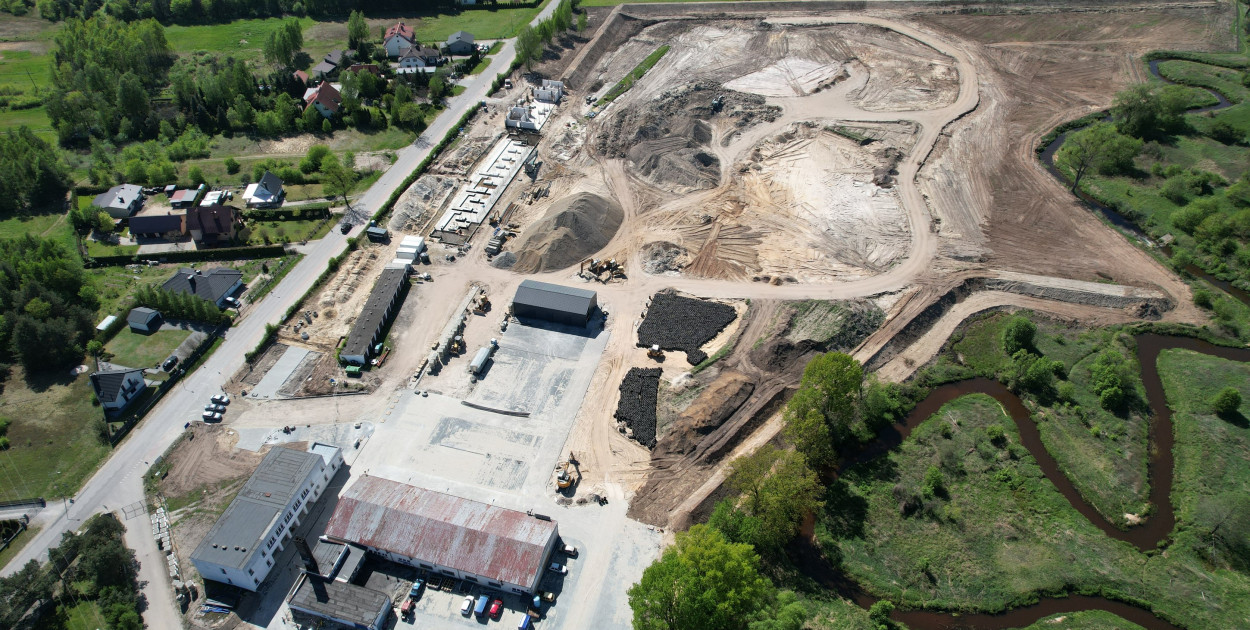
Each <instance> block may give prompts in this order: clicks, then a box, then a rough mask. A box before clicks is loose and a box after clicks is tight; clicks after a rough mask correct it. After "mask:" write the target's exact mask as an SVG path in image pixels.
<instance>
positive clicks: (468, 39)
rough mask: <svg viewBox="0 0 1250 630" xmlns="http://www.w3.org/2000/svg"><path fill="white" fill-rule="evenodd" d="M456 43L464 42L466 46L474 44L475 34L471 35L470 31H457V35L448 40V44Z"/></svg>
mask: <svg viewBox="0 0 1250 630" xmlns="http://www.w3.org/2000/svg"><path fill="white" fill-rule="evenodd" d="M456 42H464V43H466V44H472V43H473V33H470V32H468V31H456V32H455V33H452V34H451V37H448V38H447V43H448V44H454V43H456Z"/></svg>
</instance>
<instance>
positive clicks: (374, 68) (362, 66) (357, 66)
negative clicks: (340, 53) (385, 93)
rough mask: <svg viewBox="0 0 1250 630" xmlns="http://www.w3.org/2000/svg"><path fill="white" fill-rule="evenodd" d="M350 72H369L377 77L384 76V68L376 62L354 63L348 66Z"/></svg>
mask: <svg viewBox="0 0 1250 630" xmlns="http://www.w3.org/2000/svg"><path fill="white" fill-rule="evenodd" d="M347 71H348V72H368V73H369V74H372V75H373V76H375V77H380V76H382V69H381V68H379V67H378V64H376V63H354V64H352V65H351V66H349V67H348V68H347Z"/></svg>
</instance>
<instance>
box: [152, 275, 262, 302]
mask: <svg viewBox="0 0 1250 630" xmlns="http://www.w3.org/2000/svg"><path fill="white" fill-rule="evenodd" d="M242 286H243V272H242V271H239V270H237V269H230V268H228V267H213V268H212V269H209V270H208V271H200V270H198V269H189V268H187V267H183V268H181V269H179V270H178V272H177V273H175V274H174V275H173V276H172V277H170V279H168V280H166V281H165V283H164V284H162V285H161V289H163V290H165V291H172V292H174V293H190V294H191V295H194V296H196V297H198V298H201V299H204V300H208V301H209V302H212V303H213V304H216V305H217V308H225V306H226V298H229V297H234V294H235V292H236V291H238V290H239V289H240V288H241V287H242Z"/></svg>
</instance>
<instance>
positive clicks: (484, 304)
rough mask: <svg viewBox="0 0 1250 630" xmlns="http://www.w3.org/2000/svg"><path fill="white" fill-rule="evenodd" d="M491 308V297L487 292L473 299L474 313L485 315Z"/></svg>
mask: <svg viewBox="0 0 1250 630" xmlns="http://www.w3.org/2000/svg"><path fill="white" fill-rule="evenodd" d="M489 310H490V298H488V297H486V294H481V295H479V296H478V297H477V299H475V300H473V314H474V315H485V314H486V311H489Z"/></svg>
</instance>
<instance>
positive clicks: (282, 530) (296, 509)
mask: <svg viewBox="0 0 1250 630" xmlns="http://www.w3.org/2000/svg"><path fill="white" fill-rule="evenodd" d="M342 465H343V453H342V451H341V450H338V451H336V452H335V455H334V457H333V458H332V460H331V462H330V465H329V466H326V465H325V464H324V460H323V463H322V464H321V465H318V466H314V467H313V468H312V470H310V471H309V473H308V477H306V478H305V479H304V481H303V483H301V484H300V487H299V490H298V491H296V492H295V494H294V496H293V498H292V500H291V502H290V503H289V504H287V506H286V509H284V510H283V511H282V512H281V513H279V514H278V516H277V517H275V518H274V520H273V522H272V523H270V524H269V528H268V529H267V530H266V531H267V535H266V536H265V537H264V538H262V539H261V543H260V549H259V553H253V554H252V557H251V559H250V560H249V561H248V563H247V564H246V565H244V566H243V567H242V568H238V567H232V566H230V567H226V566H221V565H219V564H216V563H212V562H205V561H203V560H200V559H197V558H194V557H193V558H192V559H191V561H192V563H194V564H195V568H196V570H197V571H199V572H200V575H201V576H202V577H204V578H205V579H209V580H213V581H215V582H225V583H227V584H233V585H235V586H238V587H240V588H243V589H247V590H249V591H255V590H256V589H257V587H259V586H260V584H261V582H264V581H265V577H266V576H268V575H269V572H270V571H271V570H272V569H273V565H274V562H273V557H274V556H275V555H277V554H278V552H280V551H282V549H283V548H285V547H286V544H285V543H286V540H287V538H289V537H290V534H291V530H292V529H294V528H295V527H296V526H298V525H299V524H300V519H301V517H303V516H304V515H305V514H307V513H308V506H309V505H311V504H313V503H315V502H316V501H317V499H318V498H320V497H321V493H322V492H324V491H325V488H326V486H328V485H329V483H330V480H331V479H333V478H334V474H335V473H336V472H338V469H339V468H340V467H341V466H342Z"/></svg>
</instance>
